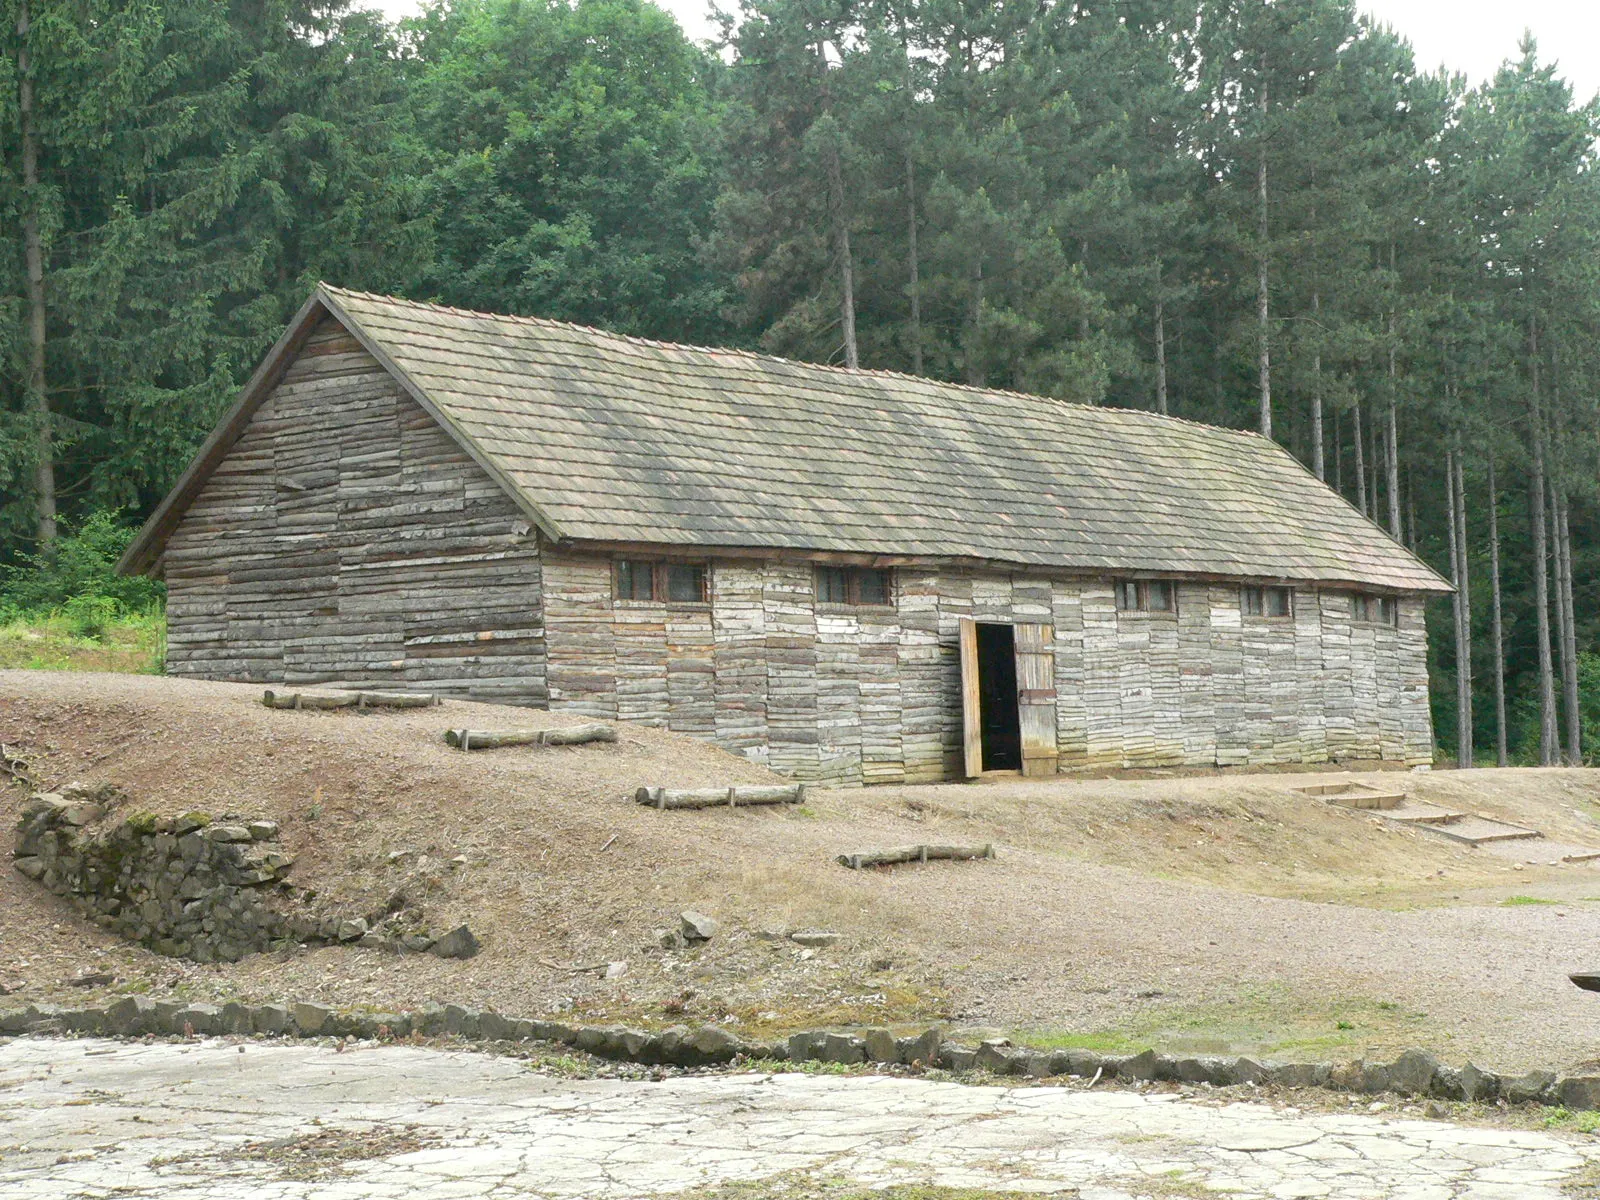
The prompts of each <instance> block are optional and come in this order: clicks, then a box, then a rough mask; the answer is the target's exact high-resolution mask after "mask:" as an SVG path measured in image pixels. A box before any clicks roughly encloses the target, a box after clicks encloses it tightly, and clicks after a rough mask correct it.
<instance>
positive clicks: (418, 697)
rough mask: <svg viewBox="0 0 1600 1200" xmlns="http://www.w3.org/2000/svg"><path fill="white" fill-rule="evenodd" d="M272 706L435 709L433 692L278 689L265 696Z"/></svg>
mask: <svg viewBox="0 0 1600 1200" xmlns="http://www.w3.org/2000/svg"><path fill="white" fill-rule="evenodd" d="M261 703H263V704H265V705H266V706H267V707H268V708H316V709H323V708H433V707H434V706H436V705H437V704H438V703H439V697H438V696H435V695H434V694H433V693H431V692H274V691H272V690H271V689H270V688H269V689H268V690H267V692H266V693H265V694H264V695H263V696H262V697H261Z"/></svg>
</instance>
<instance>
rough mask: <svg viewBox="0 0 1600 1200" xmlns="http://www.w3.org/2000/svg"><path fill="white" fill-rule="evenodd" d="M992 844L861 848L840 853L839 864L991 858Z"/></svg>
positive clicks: (852, 866)
mask: <svg viewBox="0 0 1600 1200" xmlns="http://www.w3.org/2000/svg"><path fill="white" fill-rule="evenodd" d="M993 857H994V846H993V845H989V844H985V845H982V846H902V847H900V848H899V849H897V850H862V851H859V852H857V853H855V854H841V855H839V858H838V860H837V861H838V862H839V864H840V865H841V866H845V867H849V868H850V869H851V870H852V871H859V870H861V868H862V867H887V866H892V865H893V864H895V863H909V862H915V863H925V862H928V861H930V860H932V859H968V858H993Z"/></svg>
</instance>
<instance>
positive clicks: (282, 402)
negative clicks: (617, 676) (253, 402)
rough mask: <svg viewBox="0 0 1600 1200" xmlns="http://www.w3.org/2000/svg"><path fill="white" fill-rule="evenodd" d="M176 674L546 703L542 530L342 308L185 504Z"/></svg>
mask: <svg viewBox="0 0 1600 1200" xmlns="http://www.w3.org/2000/svg"><path fill="white" fill-rule="evenodd" d="M164 567H165V575H166V580H167V589H168V602H167V623H168V632H167V669H168V670H169V671H170V672H171V673H173V674H175V675H197V676H204V677H206V678H211V679H237V680H252V681H260V682H269V683H324V684H325V683H345V682H348V683H372V684H378V685H381V686H383V687H385V688H395V689H402V690H403V689H408V688H409V689H417V690H426V691H433V692H439V693H443V694H446V695H457V696H464V697H472V698H475V699H484V700H497V701H505V702H510V703H517V704H531V705H543V704H544V703H545V702H546V699H547V692H546V687H545V645H544V628H543V620H542V608H543V602H542V597H541V594H540V592H541V580H540V567H539V553H538V546H537V541H536V539H535V536H534V534H533V533H532V531H531V530H530V529H529V527H528V523H527V519H526V518H525V517H524V516H523V514H522V513H521V511H520V510H519V509H518V508H517V506H516V505H515V503H513V502H512V500H511V499H510V498H509V497H508V496H507V495H506V494H505V492H504V491H503V490H502V489H501V488H500V487H498V486H497V485H496V484H495V483H494V482H493V480H491V479H490V478H489V477H488V475H487V474H485V472H484V471H483V470H482V468H480V467H479V466H478V465H477V464H476V463H474V462H473V461H472V460H471V459H470V458H469V457H468V456H467V455H466V454H465V453H464V452H463V451H462V450H461V449H460V447H459V446H457V444H456V443H455V441H454V440H453V439H452V438H451V437H450V436H449V435H448V434H446V433H445V431H444V430H443V429H441V428H440V427H439V426H438V425H437V424H436V423H435V422H434V421H433V419H432V418H431V417H429V416H428V414H427V413H425V412H424V411H423V410H422V409H421V408H420V407H419V406H418V405H417V404H416V402H415V401H413V400H412V399H411V398H410V397H409V396H407V395H406V394H405V392H404V391H403V390H402V389H401V387H400V385H399V384H398V383H397V382H396V381H395V380H394V378H393V377H392V376H390V375H389V374H388V373H387V372H386V371H385V370H384V369H383V368H382V367H381V366H380V365H379V364H378V363H377V361H376V360H375V359H373V358H372V357H371V356H370V355H368V354H367V353H366V351H365V350H363V349H362V348H361V347H360V346H359V345H358V344H357V343H356V341H355V340H354V339H353V338H351V337H350V336H349V334H348V333H346V331H345V330H344V329H343V328H342V327H341V326H340V325H339V324H338V323H337V322H335V321H333V320H332V319H328V320H325V321H324V322H323V324H322V325H321V326H319V327H318V329H317V330H316V331H314V332H313V334H312V335H311V337H310V338H309V340H308V341H307V343H306V346H305V348H304V349H303V350H302V351H301V353H300V354H299V356H298V357H297V358H296V359H295V361H294V362H293V363H292V364H291V365H290V366H289V368H288V370H287V371H286V372H285V374H284V376H283V379H282V380H281V381H280V382H279V384H278V386H277V387H276V388H275V389H274V390H273V392H272V394H271V395H270V396H269V397H268V398H267V399H266V401H265V402H264V403H263V404H262V406H261V408H260V409H259V410H258V411H257V412H256V414H255V416H254V417H253V419H252V420H251V422H250V424H249V426H248V427H247V428H246V430H245V432H244V434H243V436H242V437H241V438H240V439H239V441H238V443H237V444H236V445H235V446H234V448H233V450H232V451H231V452H230V453H229V454H228V455H227V456H226V457H225V458H224V460H223V461H222V463H221V464H220V466H219V467H218V468H217V470H216V472H215V474H213V475H212V477H211V478H210V480H209V481H208V482H207V484H206V485H205V487H204V488H203V489H202V490H201V492H200V494H199V495H198V496H197V497H196V499H195V501H194V503H193V504H192V505H191V506H190V507H189V510H188V511H187V513H186V514H185V515H184V517H183V520H182V521H181V522H180V523H179V525H178V528H177V529H176V530H175V532H174V533H173V536H172V539H171V541H170V542H169V544H168V547H167V551H166V557H165V561H164Z"/></svg>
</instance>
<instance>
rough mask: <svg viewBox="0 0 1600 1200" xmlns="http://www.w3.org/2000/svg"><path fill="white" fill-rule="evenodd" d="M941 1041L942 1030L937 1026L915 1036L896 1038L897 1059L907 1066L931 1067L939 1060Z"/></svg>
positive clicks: (942, 1036) (942, 1037) (942, 1038)
mask: <svg viewBox="0 0 1600 1200" xmlns="http://www.w3.org/2000/svg"><path fill="white" fill-rule="evenodd" d="M942 1041H944V1031H943V1030H942V1029H939V1028H937V1027H936V1028H933V1029H929V1030H928V1031H927V1032H925V1033H922V1034H919V1035H918V1036H916V1037H903V1038H897V1039H896V1040H895V1049H896V1050H897V1051H898V1054H899V1058H898V1060H897V1061H899V1062H903V1063H905V1064H906V1066H908V1067H931V1066H933V1064H934V1063H936V1062H938V1061H939V1044H940V1043H941V1042H942Z"/></svg>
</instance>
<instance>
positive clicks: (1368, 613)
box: [1350, 592, 1400, 629]
mask: <svg viewBox="0 0 1600 1200" xmlns="http://www.w3.org/2000/svg"><path fill="white" fill-rule="evenodd" d="M1350 621H1351V623H1352V624H1356V625H1373V626H1387V627H1388V628H1390V629H1399V628H1400V598H1399V597H1398V596H1384V595H1380V594H1378V593H1377V592H1351V593H1350Z"/></svg>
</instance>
